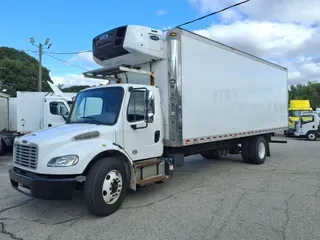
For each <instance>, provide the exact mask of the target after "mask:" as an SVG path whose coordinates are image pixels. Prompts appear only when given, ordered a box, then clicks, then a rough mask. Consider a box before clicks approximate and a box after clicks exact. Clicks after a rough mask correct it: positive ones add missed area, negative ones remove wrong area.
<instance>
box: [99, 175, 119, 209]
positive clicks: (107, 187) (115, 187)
mask: <svg viewBox="0 0 320 240" xmlns="http://www.w3.org/2000/svg"><path fill="white" fill-rule="evenodd" d="M122 185H123V184H122V176H121V174H120V172H119V171H118V170H112V171H110V172H109V173H108V174H107V175H106V177H105V178H104V182H103V185H102V197H103V200H104V201H105V202H106V203H107V204H113V203H115V202H116V201H117V200H118V198H119V197H120V194H121V191H122Z"/></svg>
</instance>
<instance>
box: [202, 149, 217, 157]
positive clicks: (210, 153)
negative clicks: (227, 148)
mask: <svg viewBox="0 0 320 240" xmlns="http://www.w3.org/2000/svg"><path fill="white" fill-rule="evenodd" d="M201 156H202V157H203V158H206V159H219V158H220V157H221V151H220V150H219V149H217V150H211V151H208V152H204V153H201Z"/></svg>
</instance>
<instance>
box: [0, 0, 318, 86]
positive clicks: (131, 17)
mask: <svg viewBox="0 0 320 240" xmlns="http://www.w3.org/2000/svg"><path fill="white" fill-rule="evenodd" d="M239 1H241V0H170V1H169V0H161V1H155V0H153V1H150V0H134V1H133V0H131V1H130V0H119V1H111V0H91V1H89V0H78V1H75V0H54V1H40V0H29V1H27V0H20V1H18V0H0V4H1V10H2V11H1V14H0V31H1V37H0V46H9V47H13V48H16V49H24V50H36V48H35V47H34V46H32V45H31V44H30V42H29V38H30V37H34V38H35V40H36V42H37V43H39V41H41V42H44V41H45V39H46V38H47V37H49V38H50V39H51V43H52V46H51V48H50V49H49V50H48V51H50V52H78V51H83V50H91V43H92V39H93V38H94V37H95V36H96V35H98V34H100V33H102V32H104V31H106V30H109V29H112V28H115V27H118V26H121V25H127V24H137V25H144V26H150V27H152V28H158V29H163V28H165V27H169V26H171V27H174V26H175V25H178V24H181V23H183V22H186V21H189V20H192V19H195V18H197V17H200V16H203V15H204V14H205V13H209V12H212V11H216V10H219V9H221V8H224V7H227V6H229V5H232V4H235V3H237V2H239ZM309 2H310V3H309ZM317 4H318V5H317ZM319 4H320V3H319V0H309V1H308V5H306V3H305V1H301V0H292V1H288V0H268V1H266V0H251V1H250V2H248V3H245V4H243V5H241V6H239V7H236V8H233V9H231V10H228V11H226V12H223V13H222V14H219V15H216V16H211V17H208V18H206V19H203V20H201V21H198V22H196V23H193V24H190V25H187V26H185V28H187V29H188V30H191V31H195V32H196V33H198V34H201V35H204V36H206V37H208V38H213V39H214V40H217V41H220V42H222V43H224V44H227V45H230V46H233V47H235V48H239V49H241V50H243V51H246V52H249V53H251V54H253V55H256V56H259V57H262V58H265V59H268V60H271V61H273V62H276V63H278V64H281V65H283V66H285V67H288V70H289V82H290V83H292V84H295V83H302V82H307V81H320V64H319V63H318V62H317V61H316V60H315V58H314V56H319V55H320V52H319V51H320V50H319V49H320V18H319V16H320V5H319ZM306 6H319V7H309V8H307V7H306ZM159 13H162V14H159ZM28 53H29V54H30V55H31V56H34V57H36V58H38V56H37V53H32V52H28ZM52 56H54V57H57V58H59V59H62V60H64V61H68V62H70V63H73V64H76V65H79V66H81V67H83V68H86V69H88V70H91V69H93V68H96V67H98V66H97V65H94V64H93V61H92V55H91V53H87V54H75V55H52ZM43 65H44V66H45V67H47V68H48V69H49V70H50V72H51V78H52V79H53V80H54V82H55V83H62V82H63V83H66V84H69V85H74V84H75V85H81V84H87V83H88V84H89V82H90V85H92V84H96V83H97V82H93V81H89V82H85V80H84V79H83V76H82V75H81V73H82V72H84V71H85V70H83V69H79V68H76V67H74V66H70V65H67V64H65V63H62V62H60V61H58V60H56V59H53V58H52V57H49V56H47V55H44V56H43Z"/></svg>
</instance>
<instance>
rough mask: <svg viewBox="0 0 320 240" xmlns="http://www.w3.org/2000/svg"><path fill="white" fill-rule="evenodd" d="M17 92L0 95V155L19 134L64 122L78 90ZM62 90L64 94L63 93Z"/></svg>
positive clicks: (53, 87)
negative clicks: (67, 91)
mask: <svg viewBox="0 0 320 240" xmlns="http://www.w3.org/2000/svg"><path fill="white" fill-rule="evenodd" d="M51 88H52V89H53V90H54V92H49V93H46V92H20V91H18V92H17V97H14V98H10V97H9V96H8V95H5V94H1V95H0V112H1V114H0V154H4V153H5V152H6V150H8V149H9V148H10V147H11V146H12V144H13V140H14V138H15V137H16V136H20V135H24V134H27V133H30V132H33V131H36V130H39V129H44V128H47V127H54V126H57V125H60V124H64V123H65V121H66V119H67V116H68V114H69V112H70V109H71V105H72V98H73V97H75V96H76V94H77V93H62V92H59V91H60V90H59V91H56V89H55V88H56V86H54V85H53V84H52V86H51ZM61 93H62V94H61Z"/></svg>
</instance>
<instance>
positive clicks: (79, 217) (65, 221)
mask: <svg viewBox="0 0 320 240" xmlns="http://www.w3.org/2000/svg"><path fill="white" fill-rule="evenodd" d="M81 218H83V217H82V216H78V217H74V218H70V219H66V220H63V221H59V222H55V223H53V224H52V225H60V224H64V223H69V222H73V221H75V223H76V222H78V221H79V220H80V219H81Z"/></svg>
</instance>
